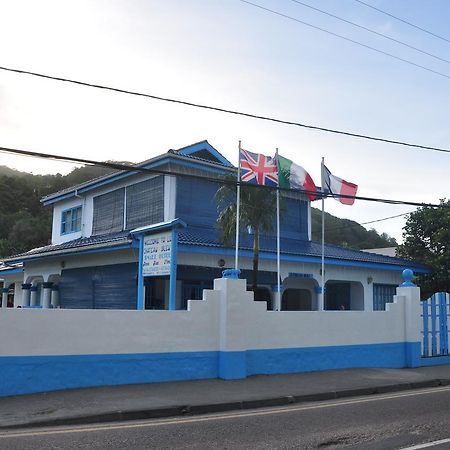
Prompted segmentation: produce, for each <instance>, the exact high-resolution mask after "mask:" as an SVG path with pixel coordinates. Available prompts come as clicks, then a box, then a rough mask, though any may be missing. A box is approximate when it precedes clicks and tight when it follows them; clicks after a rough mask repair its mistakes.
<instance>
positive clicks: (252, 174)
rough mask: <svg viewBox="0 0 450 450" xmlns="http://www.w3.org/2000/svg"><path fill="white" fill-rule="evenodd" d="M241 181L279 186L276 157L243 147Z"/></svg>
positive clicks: (240, 162)
mask: <svg viewBox="0 0 450 450" xmlns="http://www.w3.org/2000/svg"><path fill="white" fill-rule="evenodd" d="M239 159H240V161H239V164H240V168H241V181H244V182H246V183H250V184H259V185H261V186H278V168H277V162H276V160H275V158H271V157H270V156H264V155H261V154H259V153H252V152H249V151H247V150H244V149H241V154H240V158H239Z"/></svg>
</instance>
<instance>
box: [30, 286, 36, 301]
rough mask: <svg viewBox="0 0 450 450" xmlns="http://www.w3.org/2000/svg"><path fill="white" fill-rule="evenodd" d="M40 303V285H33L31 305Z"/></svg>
mask: <svg viewBox="0 0 450 450" xmlns="http://www.w3.org/2000/svg"><path fill="white" fill-rule="evenodd" d="M37 305H38V287H37V286H35V285H33V286H31V288H30V306H37Z"/></svg>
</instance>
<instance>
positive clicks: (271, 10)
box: [239, 0, 450, 79]
mask: <svg viewBox="0 0 450 450" xmlns="http://www.w3.org/2000/svg"><path fill="white" fill-rule="evenodd" d="M239 1H241V2H242V3H246V4H248V5H251V6H254V7H255V8H259V9H262V10H263V11H266V12H269V13H272V14H275V15H277V16H280V17H283V18H285V19H289V20H293V21H294V22H298V23H301V24H302V25H306V26H308V27H311V28H314V29H315V30H319V31H322V32H324V33H327V34H330V35H331V36H334V37H337V38H339V39H343V40H344V41H348V42H351V43H353V44H356V45H359V46H361V47H364V48H367V49H369V50H372V51H374V52H377V53H381V54H382V55H385V56H389V57H391V58H394V59H397V60H399V61H402V62H404V63H406V64H409V65H411V66H415V67H418V68H420V69H423V70H426V71H428V72H432V73H434V74H436V75H440V76H441V77H445V78H449V79H450V75H447V74H445V73H442V72H438V71H437V70H433V69H430V68H429V67H426V66H422V65H421V64H417V63H415V62H413V61H410V60H409V59H405V58H401V57H400V56H396V55H393V54H392V53H388V52H385V51H384V50H380V49H378V48H375V47H371V46H370V45H367V44H363V43H362V42H359V41H356V40H354V39H350V38H348V37H345V36H342V35H341V34H337V33H334V32H333V31H330V30H326V29H325V28H321V27H318V26H316V25H312V24H310V23H308V22H305V21H303V20H300V19H297V18H296V17H292V16H289V15H287V14H284V13H281V12H279V11H275V10H274V9H270V8H266V7H265V6H261V5H258V4H257V3H253V2H250V1H249V0H239Z"/></svg>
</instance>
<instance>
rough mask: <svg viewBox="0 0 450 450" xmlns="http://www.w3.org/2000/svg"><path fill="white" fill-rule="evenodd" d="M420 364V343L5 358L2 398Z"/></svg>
mask: <svg viewBox="0 0 450 450" xmlns="http://www.w3.org/2000/svg"><path fill="white" fill-rule="evenodd" d="M424 359H425V358H422V360H421V359H420V343H419V342H398V343H388V344H367V345H344V346H324V347H309V348H287V349H270V350H268V349H266V350H247V351H230V352H216V351H210V352H174V353H148V354H147V353H145V354H142V353H139V354H119V355H73V356H71V355H63V356H4V357H0V373H1V374H2V380H3V381H2V383H1V384H0V396H8V395H18V394H30V393H34V392H46V391H54V390H60V389H71V388H72V389H73V388H80V387H89V386H107V385H120V384H139V383H156V382H167V381H179V380H200V379H208V378H219V377H220V378H222V379H226V380H230V379H239V378H245V377H246V376H250V375H257V374H266V375H269V374H283V373H295V372H312V371H320V370H331V369H344V368H352V367H386V368H388V367H389V368H400V367H416V366H419V365H428V364H426V362H425V361H424ZM431 359H432V358H428V361H427V362H430V363H431V361H430V360H431ZM436 359H437V358H436ZM444 359H447V358H444ZM447 361H448V359H447ZM433 362H434V361H433ZM436 363H437V361H436Z"/></svg>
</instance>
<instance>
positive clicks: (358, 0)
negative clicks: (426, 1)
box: [355, 0, 450, 42]
mask: <svg viewBox="0 0 450 450" xmlns="http://www.w3.org/2000/svg"><path fill="white" fill-rule="evenodd" d="M355 2H358V3H361V5H364V6H367V7H368V8H372V9H374V10H375V11H378V12H380V13H381V14H385V15H386V16H389V17H392V18H393V19H396V20H399V21H400V22H403V23H406V25H409V26H411V27H413V28H416V29H418V30H420V31H423V32H424V33H427V34H430V35H431V36H434V37H436V38H438V39H442V40H443V41H446V42H450V40H449V39H447V38H445V37H443V36H439V35H438V34H436V33H433V32H431V31H428V30H426V29H425V28H422V27H419V26H418V25H414V24H413V23H411V22H408V21H407V20H404V19H401V18H400V17H398V16H394V15H393V14H390V13H388V12H387V11H383V10H382V9H379V8H376V7H375V6H373V5H370V4H369V3H365V2H363V1H361V0H355Z"/></svg>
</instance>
